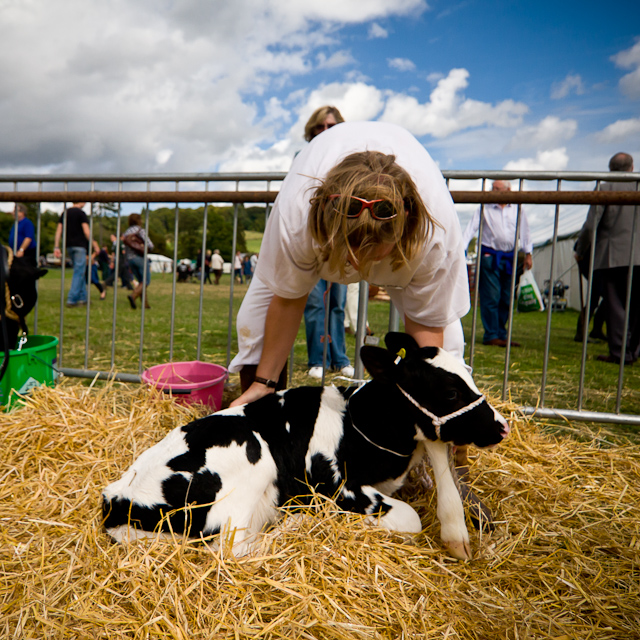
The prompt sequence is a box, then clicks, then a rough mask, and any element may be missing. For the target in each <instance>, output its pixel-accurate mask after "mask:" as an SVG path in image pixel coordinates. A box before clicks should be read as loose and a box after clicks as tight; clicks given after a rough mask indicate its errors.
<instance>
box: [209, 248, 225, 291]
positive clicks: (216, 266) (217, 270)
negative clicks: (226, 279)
mask: <svg viewBox="0 0 640 640" xmlns="http://www.w3.org/2000/svg"><path fill="white" fill-rule="evenodd" d="M223 267H224V260H223V259H222V256H221V255H220V249H214V250H213V255H212V256H211V270H212V271H213V277H214V278H215V283H216V284H220V278H221V277H222V269H223Z"/></svg>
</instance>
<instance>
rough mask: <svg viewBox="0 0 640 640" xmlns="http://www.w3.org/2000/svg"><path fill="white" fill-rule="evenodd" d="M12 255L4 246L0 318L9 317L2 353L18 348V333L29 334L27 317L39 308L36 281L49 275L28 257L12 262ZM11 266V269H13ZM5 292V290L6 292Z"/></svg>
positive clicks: (0, 254)
mask: <svg viewBox="0 0 640 640" xmlns="http://www.w3.org/2000/svg"><path fill="white" fill-rule="evenodd" d="M10 255H11V252H10V251H9V250H7V248H6V247H2V246H0V269H1V270H2V274H1V276H0V283H3V284H5V285H6V287H2V286H0V295H1V296H2V299H1V300H0V316H2V315H4V316H5V327H6V331H7V334H6V344H5V336H4V331H3V330H0V351H5V349H6V345H9V349H15V348H16V346H17V341H18V334H19V333H20V331H21V330H23V331H25V332H26V323H25V317H26V316H27V314H28V313H29V312H30V311H31V310H32V309H33V307H35V304H36V301H37V299H38V290H37V288H36V281H37V280H38V278H41V277H42V276H44V275H45V274H46V273H47V270H46V269H40V268H39V267H36V266H35V265H34V264H33V263H32V262H31V261H30V260H29V259H28V258H16V257H15V256H13V260H10V257H9V256H10ZM9 265H10V266H9ZM3 289H4V290H3Z"/></svg>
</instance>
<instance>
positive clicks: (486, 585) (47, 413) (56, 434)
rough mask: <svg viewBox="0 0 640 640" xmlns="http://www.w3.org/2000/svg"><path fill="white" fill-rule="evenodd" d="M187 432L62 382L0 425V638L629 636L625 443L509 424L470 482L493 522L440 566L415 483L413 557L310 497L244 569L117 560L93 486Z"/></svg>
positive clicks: (212, 556)
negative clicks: (470, 556) (417, 526)
mask: <svg viewBox="0 0 640 640" xmlns="http://www.w3.org/2000/svg"><path fill="white" fill-rule="evenodd" d="M502 409H503V411H508V410H509V407H508V406H506V405H505V406H503V407H502ZM196 415H197V409H194V408H183V407H179V406H177V405H175V404H174V403H172V402H171V400H169V399H166V398H162V397H159V396H157V395H154V394H153V393H152V392H150V391H149V390H146V389H142V388H127V387H125V386H121V385H117V384H114V385H108V386H107V387H105V388H101V389H99V388H89V387H86V386H82V385H80V384H78V383H70V382H69V381H65V382H63V384H62V385H60V386H58V387H57V388H56V389H39V390H37V391H36V392H35V393H34V395H33V396H32V397H31V399H29V400H28V402H27V404H26V406H25V407H23V408H20V409H18V410H15V411H13V412H11V413H9V414H5V415H1V417H0V421H1V423H2V427H1V428H0V447H1V450H2V456H1V462H0V478H1V483H0V496H1V502H0V504H1V505H2V511H1V513H0V518H1V519H2V524H1V526H0V557H1V561H2V582H1V586H0V636H1V637H3V638H20V639H27V638H29V639H31V638H33V639H36V638H109V639H110V640H112V639H114V638H178V639H187V638H189V639H190V640H191V639H198V638H247V637H251V638H336V639H337V638H367V639H369V638H443V639H444V638H451V639H453V638H476V639H480V638H482V639H490V638H491V639H493V638H514V639H520V640H523V639H526V638H554V639H555V640H561V639H562V640H569V639H570V638H581V639H582V638H616V639H622V638H624V639H628V638H640V567H639V559H640V518H639V512H638V505H639V504H640V490H639V487H640V447H639V446H638V444H637V443H632V442H627V441H621V440H620V439H616V437H615V436H613V435H611V434H607V433H603V432H600V433H599V434H598V435H594V434H591V435H590V436H589V437H587V438H581V439H580V441H579V440H578V439H576V438H574V437H564V436H552V435H549V433H548V431H544V430H543V429H542V428H541V426H540V425H536V424H533V423H530V422H526V421H524V420H522V419H521V418H519V417H517V416H513V423H512V427H513V430H512V434H511V436H510V437H509V438H508V439H507V440H506V441H505V443H504V444H503V445H501V446H500V447H499V448H498V449H497V450H494V451H492V452H482V453H478V454H477V455H475V459H474V462H473V464H472V467H471V475H472V478H473V486H474V490H475V491H476V493H477V494H478V495H479V496H480V497H481V498H482V499H483V500H484V501H485V502H486V503H487V504H488V505H490V506H491V508H492V510H493V513H494V517H495V518H496V519H497V520H499V521H500V523H499V524H498V526H497V530H496V531H495V532H494V533H492V534H490V535H488V534H483V535H479V534H478V533H472V545H473V547H474V549H475V553H476V556H475V558H474V560H473V561H471V562H469V563H460V562H456V561H453V560H451V559H449V558H448V557H447V556H446V555H444V554H443V552H442V549H441V546H440V542H439V536H438V529H439V527H438V522H437V519H436V516H435V496H434V494H433V492H432V491H428V490H426V489H424V488H423V487H420V488H418V487H419V484H418V483H416V485H415V487H414V488H413V489H412V490H409V491H408V493H409V494H410V497H409V499H410V501H411V503H412V504H413V505H414V506H415V507H416V508H417V509H418V511H419V512H420V514H421V517H422V521H423V524H424V526H425V530H424V532H423V534H421V535H420V536H419V537H418V538H417V539H415V540H411V539H404V538H402V537H400V536H398V535H393V534H389V533H387V532H384V531H379V530H376V529H373V528H370V527H366V526H364V525H363V523H362V521H361V519H360V518H359V517H358V516H355V515H353V514H343V513H338V512H337V511H336V509H335V507H334V506H333V505H332V504H331V502H330V501H327V500H323V499H320V498H318V499H317V500H316V501H315V504H314V506H313V507H312V509H311V510H312V511H315V512H317V513H316V514H315V516H314V517H310V516H303V517H294V516H288V517H287V516H285V517H284V520H283V522H282V524H281V525H279V526H278V527H276V528H274V529H272V530H270V531H269V532H267V534H266V535H265V536H264V540H263V544H262V547H261V550H260V551H259V552H258V553H256V554H255V555H253V556H251V557H247V558H241V559H235V558H234V557H232V556H230V555H229V554H228V552H227V550H226V549H225V547H224V546H223V547H222V549H220V550H218V551H214V550H212V549H210V548H208V547H207V546H206V545H203V544H201V543H200V544H198V543H193V542H184V541H182V540H176V541H174V542H171V541H162V542H158V541H142V542H137V543H134V544H131V545H128V546H120V545H115V544H113V543H112V542H110V540H109V539H108V537H107V536H106V534H105V533H104V531H103V529H102V526H101V520H100V519H101V516H100V509H99V505H100V492H101V490H102V488H104V487H105V486H106V485H107V484H108V483H109V482H111V481H113V480H114V479H116V478H117V477H119V476H120V474H121V473H122V472H123V471H124V470H125V469H126V468H127V467H128V466H129V464H130V463H131V462H132V461H133V459H134V458H135V457H136V456H137V455H138V454H139V453H140V452H141V451H143V450H144V449H145V448H147V447H148V446H150V445H151V444H153V443H155V442H156V441H157V440H159V439H160V438H161V437H163V436H164V434H165V433H166V432H167V431H168V430H169V429H170V428H172V427H173V426H174V425H176V424H183V423H185V422H186V421H188V420H189V419H190V418H192V417H194V416H196ZM567 426H569V427H571V425H567ZM573 427H574V428H579V429H580V430H581V431H584V428H583V427H577V426H576V425H573ZM406 493H407V492H406V490H405V494H406ZM405 497H406V495H405Z"/></svg>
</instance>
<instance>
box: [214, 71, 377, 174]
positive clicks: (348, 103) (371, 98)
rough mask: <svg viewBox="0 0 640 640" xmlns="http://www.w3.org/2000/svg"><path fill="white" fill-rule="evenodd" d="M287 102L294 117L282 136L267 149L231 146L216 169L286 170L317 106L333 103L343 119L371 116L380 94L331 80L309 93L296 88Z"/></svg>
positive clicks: (366, 88) (302, 143)
mask: <svg viewBox="0 0 640 640" xmlns="http://www.w3.org/2000/svg"><path fill="white" fill-rule="evenodd" d="M289 102H291V103H292V104H294V105H295V106H294V109H295V111H296V113H297V119H296V121H295V123H294V124H293V125H292V126H291V128H290V129H289V130H288V132H286V133H285V134H284V136H283V138H282V139H281V140H279V141H278V142H275V143H274V144H273V145H271V146H270V147H269V148H267V149H264V148H261V147H260V145H258V144H257V143H250V144H247V145H238V146H234V147H233V148H231V149H229V151H228V153H226V154H225V158H224V160H223V162H222V164H221V166H220V171H287V170H288V169H289V167H290V166H291V161H292V160H293V156H294V155H295V153H296V151H299V150H300V149H301V148H302V147H303V146H304V145H305V144H306V143H305V142H304V125H305V124H306V122H307V120H308V119H309V116H310V115H311V114H312V113H313V112H314V111H315V110H316V109H317V108H318V107H321V106H323V105H326V104H330V105H333V106H334V107H337V108H338V110H339V111H340V113H341V114H342V115H343V117H344V119H345V120H346V121H347V122H349V121H359V120H374V119H375V118H376V116H377V115H378V114H379V113H380V112H381V111H382V108H383V106H384V95H383V93H382V92H381V91H380V90H379V89H376V88H375V87H372V86H370V85H367V84H365V83H363V82H355V83H338V82H335V83H331V84H328V85H324V86H321V87H319V88H318V89H315V90H313V91H311V92H310V93H309V94H307V93H306V92H299V91H297V92H295V93H293V94H292V95H291V96H289Z"/></svg>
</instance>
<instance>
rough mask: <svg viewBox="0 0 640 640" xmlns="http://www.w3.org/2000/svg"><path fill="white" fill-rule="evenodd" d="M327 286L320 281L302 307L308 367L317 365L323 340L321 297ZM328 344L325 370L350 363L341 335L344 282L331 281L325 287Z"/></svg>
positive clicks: (344, 299)
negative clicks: (303, 307) (327, 305)
mask: <svg viewBox="0 0 640 640" xmlns="http://www.w3.org/2000/svg"><path fill="white" fill-rule="evenodd" d="M328 287H329V283H328V282H327V281H326V280H320V281H319V282H318V284H317V285H316V286H315V287H314V289H313V291H312V292H311V293H310V294H309V297H308V298H307V306H306V307H305V309H304V324H305V329H306V333H307V351H308V353H309V367H321V366H322V355H323V351H324V343H323V342H322V336H323V335H324V309H325V304H324V303H325V300H324V296H325V293H326V291H327V289H328ZM328 296H329V336H330V340H329V345H328V348H327V369H329V368H330V367H333V368H335V369H342V367H346V366H347V365H349V364H350V362H349V358H348V357H347V352H346V351H347V348H346V344H345V337H344V305H345V302H346V300H347V285H346V284H336V283H335V282H334V283H331V288H330V289H329V293H328Z"/></svg>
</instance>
